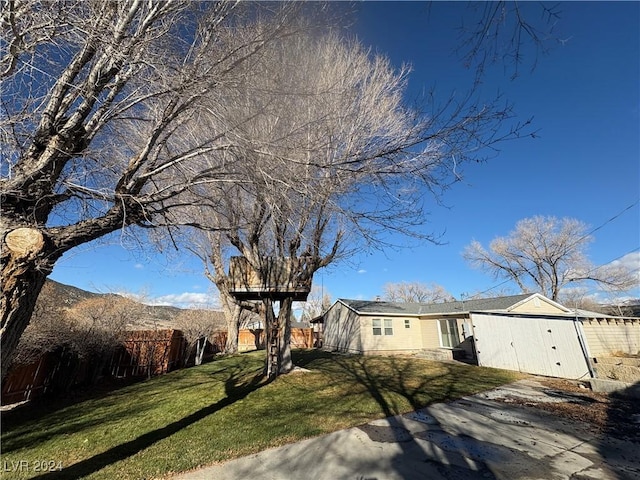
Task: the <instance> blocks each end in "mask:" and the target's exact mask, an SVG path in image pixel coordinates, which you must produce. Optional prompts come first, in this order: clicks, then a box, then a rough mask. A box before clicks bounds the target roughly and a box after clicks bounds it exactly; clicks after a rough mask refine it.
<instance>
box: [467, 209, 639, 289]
mask: <svg viewBox="0 0 640 480" xmlns="http://www.w3.org/2000/svg"><path fill="white" fill-rule="evenodd" d="M591 240H592V238H591V236H590V235H589V233H588V226H587V225H586V224H584V223H583V222H581V221H579V220H576V219H572V218H563V219H561V220H560V219H557V218H555V217H544V216H535V217H531V218H527V219H524V220H520V221H519V222H518V223H517V224H516V228H515V230H513V231H512V232H511V233H509V235H507V236H506V237H497V238H495V239H494V240H492V241H491V243H490V244H489V250H486V249H485V248H484V247H483V246H482V245H481V244H480V243H479V242H477V241H475V240H474V241H473V242H472V243H471V244H470V245H469V246H467V248H466V249H465V251H464V254H463V256H464V258H465V259H466V260H467V261H468V262H469V263H470V264H471V265H472V266H474V267H477V268H481V269H483V270H485V271H487V272H490V273H492V274H493V275H494V277H495V278H505V279H508V280H512V281H513V282H515V283H516V284H517V285H518V287H520V289H521V290H522V291H523V292H530V291H538V292H540V293H542V294H543V295H546V296H547V297H549V298H551V299H552V300H558V299H559V295H560V293H561V290H562V288H563V287H566V286H567V285H570V284H571V285H572V286H578V284H579V283H580V282H586V281H593V282H596V283H597V284H599V285H605V286H607V287H608V288H615V289H618V290H620V291H624V290H627V289H629V288H631V287H633V286H634V285H637V283H638V279H637V276H634V275H633V274H632V273H631V272H630V271H629V270H628V269H626V268H624V267H623V266H622V265H609V266H603V267H595V266H594V265H592V264H591V262H589V260H588V259H587V256H586V252H585V250H586V247H587V245H588V244H589V242H590V241H591Z"/></svg>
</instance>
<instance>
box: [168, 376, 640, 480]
mask: <svg viewBox="0 0 640 480" xmlns="http://www.w3.org/2000/svg"><path fill="white" fill-rule="evenodd" d="M542 390H543V389H542V385H540V384H539V383H538V382H535V381H533V380H521V381H519V382H516V383H514V384H510V385H507V386H505V387H502V388H499V389H496V390H492V391H489V392H485V393H482V394H478V395H474V396H471V397H465V398H462V399H460V400H457V401H454V402H450V403H442V404H436V405H432V406H430V407H427V408H425V409H422V410H420V411H417V412H413V413H409V414H406V415H400V416H396V417H391V418H387V419H384V420H378V421H374V422H371V423H369V424H367V425H364V426H361V427H356V428H351V429H348V430H342V431H338V432H335V433H331V434H328V435H324V436H321V437H317V438H312V439H308V440H305V441H302V442H299V443H295V444H291V445H286V446H284V447H280V448H275V449H271V450H266V451H264V452H261V453H258V454H256V455H251V456H248V457H244V458H239V459H236V460H232V461H229V462H226V463H224V464H221V465H216V466H212V467H207V468H204V469H201V470H198V471H194V472H188V473H183V474H181V475H178V476H176V477H173V478H174V480H178V479H180V480H205V479H206V480H209V479H215V480H241V479H242V480H244V479H247V478H256V479H273V480H285V479H291V480H294V479H295V480H314V479H317V480H324V479H326V480H336V479H350V480H351V479H352V480H374V479H375V480H395V479H405V480H410V479H416V480H418V479H420V480H424V479H433V480H438V479H450V480H466V479H493V478H497V479H505V480H512V479H544V480H553V479H575V480H578V479H580V480H583V479H594V480H595V479H597V480H623V479H629V480H631V479H635V480H637V479H640V444H638V443H633V442H631V441H624V440H619V439H615V438H612V437H610V438H601V436H600V435H598V434H596V433H594V432H593V431H592V430H589V428H588V427H587V426H585V425H583V424H581V423H579V422H576V421H571V420H567V419H563V418H560V417H557V416H554V415H551V414H547V413H544V412H541V411H540V410H537V409H534V408H530V407H529V408H527V407H526V406H522V405H514V404H509V403H505V402H501V401H498V400H497V399H499V398H512V397H517V398H520V399H532V400H535V401H541V400H544V401H566V399H562V398H561V397H557V396H549V395H545V393H543V391H542Z"/></svg>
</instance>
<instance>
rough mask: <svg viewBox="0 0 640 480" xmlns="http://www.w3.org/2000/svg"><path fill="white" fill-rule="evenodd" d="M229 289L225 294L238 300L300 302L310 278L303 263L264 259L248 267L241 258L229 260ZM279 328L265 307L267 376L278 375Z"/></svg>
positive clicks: (272, 315) (247, 262)
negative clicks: (287, 299) (285, 300)
mask: <svg viewBox="0 0 640 480" xmlns="http://www.w3.org/2000/svg"><path fill="white" fill-rule="evenodd" d="M229 278H230V280H231V288H230V289H229V293H230V294H231V295H233V296H234V297H235V298H236V299H238V300H253V301H263V302H267V303H269V304H270V303H271V302H273V301H280V302H281V301H282V300H284V299H286V298H292V299H293V301H296V302H304V301H306V300H307V297H308V296H309V292H310V290H311V280H312V275H308V274H307V271H306V265H305V259H304V258H301V259H289V258H286V259H282V258H273V257H265V258H261V259H260V264H259V265H255V266H254V265H251V263H249V261H248V260H247V259H246V258H245V257H231V259H230V263H229ZM281 328H286V325H280V324H279V322H278V320H277V318H275V316H274V314H273V308H271V305H269V308H267V309H266V318H265V331H266V337H267V342H266V347H267V368H266V370H267V372H266V373H267V376H268V377H274V376H276V375H277V374H278V362H279V355H280V339H281Z"/></svg>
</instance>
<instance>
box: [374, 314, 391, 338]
mask: <svg viewBox="0 0 640 480" xmlns="http://www.w3.org/2000/svg"><path fill="white" fill-rule="evenodd" d="M371 326H372V327H373V334H374V335H382V333H383V331H384V334H385V335H393V320H391V319H390V318H385V319H384V320H383V319H380V318H374V319H373V320H372V321H371ZM383 326H384V330H383V328H382V327H383Z"/></svg>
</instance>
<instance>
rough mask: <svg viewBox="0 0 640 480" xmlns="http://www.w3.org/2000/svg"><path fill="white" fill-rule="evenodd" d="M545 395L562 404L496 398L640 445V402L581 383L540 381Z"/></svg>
mask: <svg viewBox="0 0 640 480" xmlns="http://www.w3.org/2000/svg"><path fill="white" fill-rule="evenodd" d="M535 380H536V382H538V383H540V384H542V385H543V386H544V389H543V390H542V391H543V393H545V394H546V395H548V396H550V397H553V398H554V399H556V400H557V399H561V400H562V401H553V402H549V401H535V400H533V399H531V398H517V397H512V396H510V397H508V398H496V399H495V400H498V401H502V402H505V403H510V404H517V405H526V406H530V407H531V406H532V407H535V408H539V409H540V410H544V411H546V412H549V413H552V414H554V415H557V416H560V417H563V418H568V419H571V420H575V421H580V422H584V423H586V424H587V426H589V428H590V429H591V430H593V431H594V432H595V433H597V434H600V435H608V436H612V437H615V438H619V439H623V440H630V441H633V442H637V443H640V402H639V401H638V400H633V399H629V398H624V397H621V396H617V395H613V394H605V393H596V392H593V391H591V389H589V387H586V386H585V385H584V384H582V383H580V382H575V381H570V380H562V379H554V378H544V377H542V378H541V377H536V378H535Z"/></svg>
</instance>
